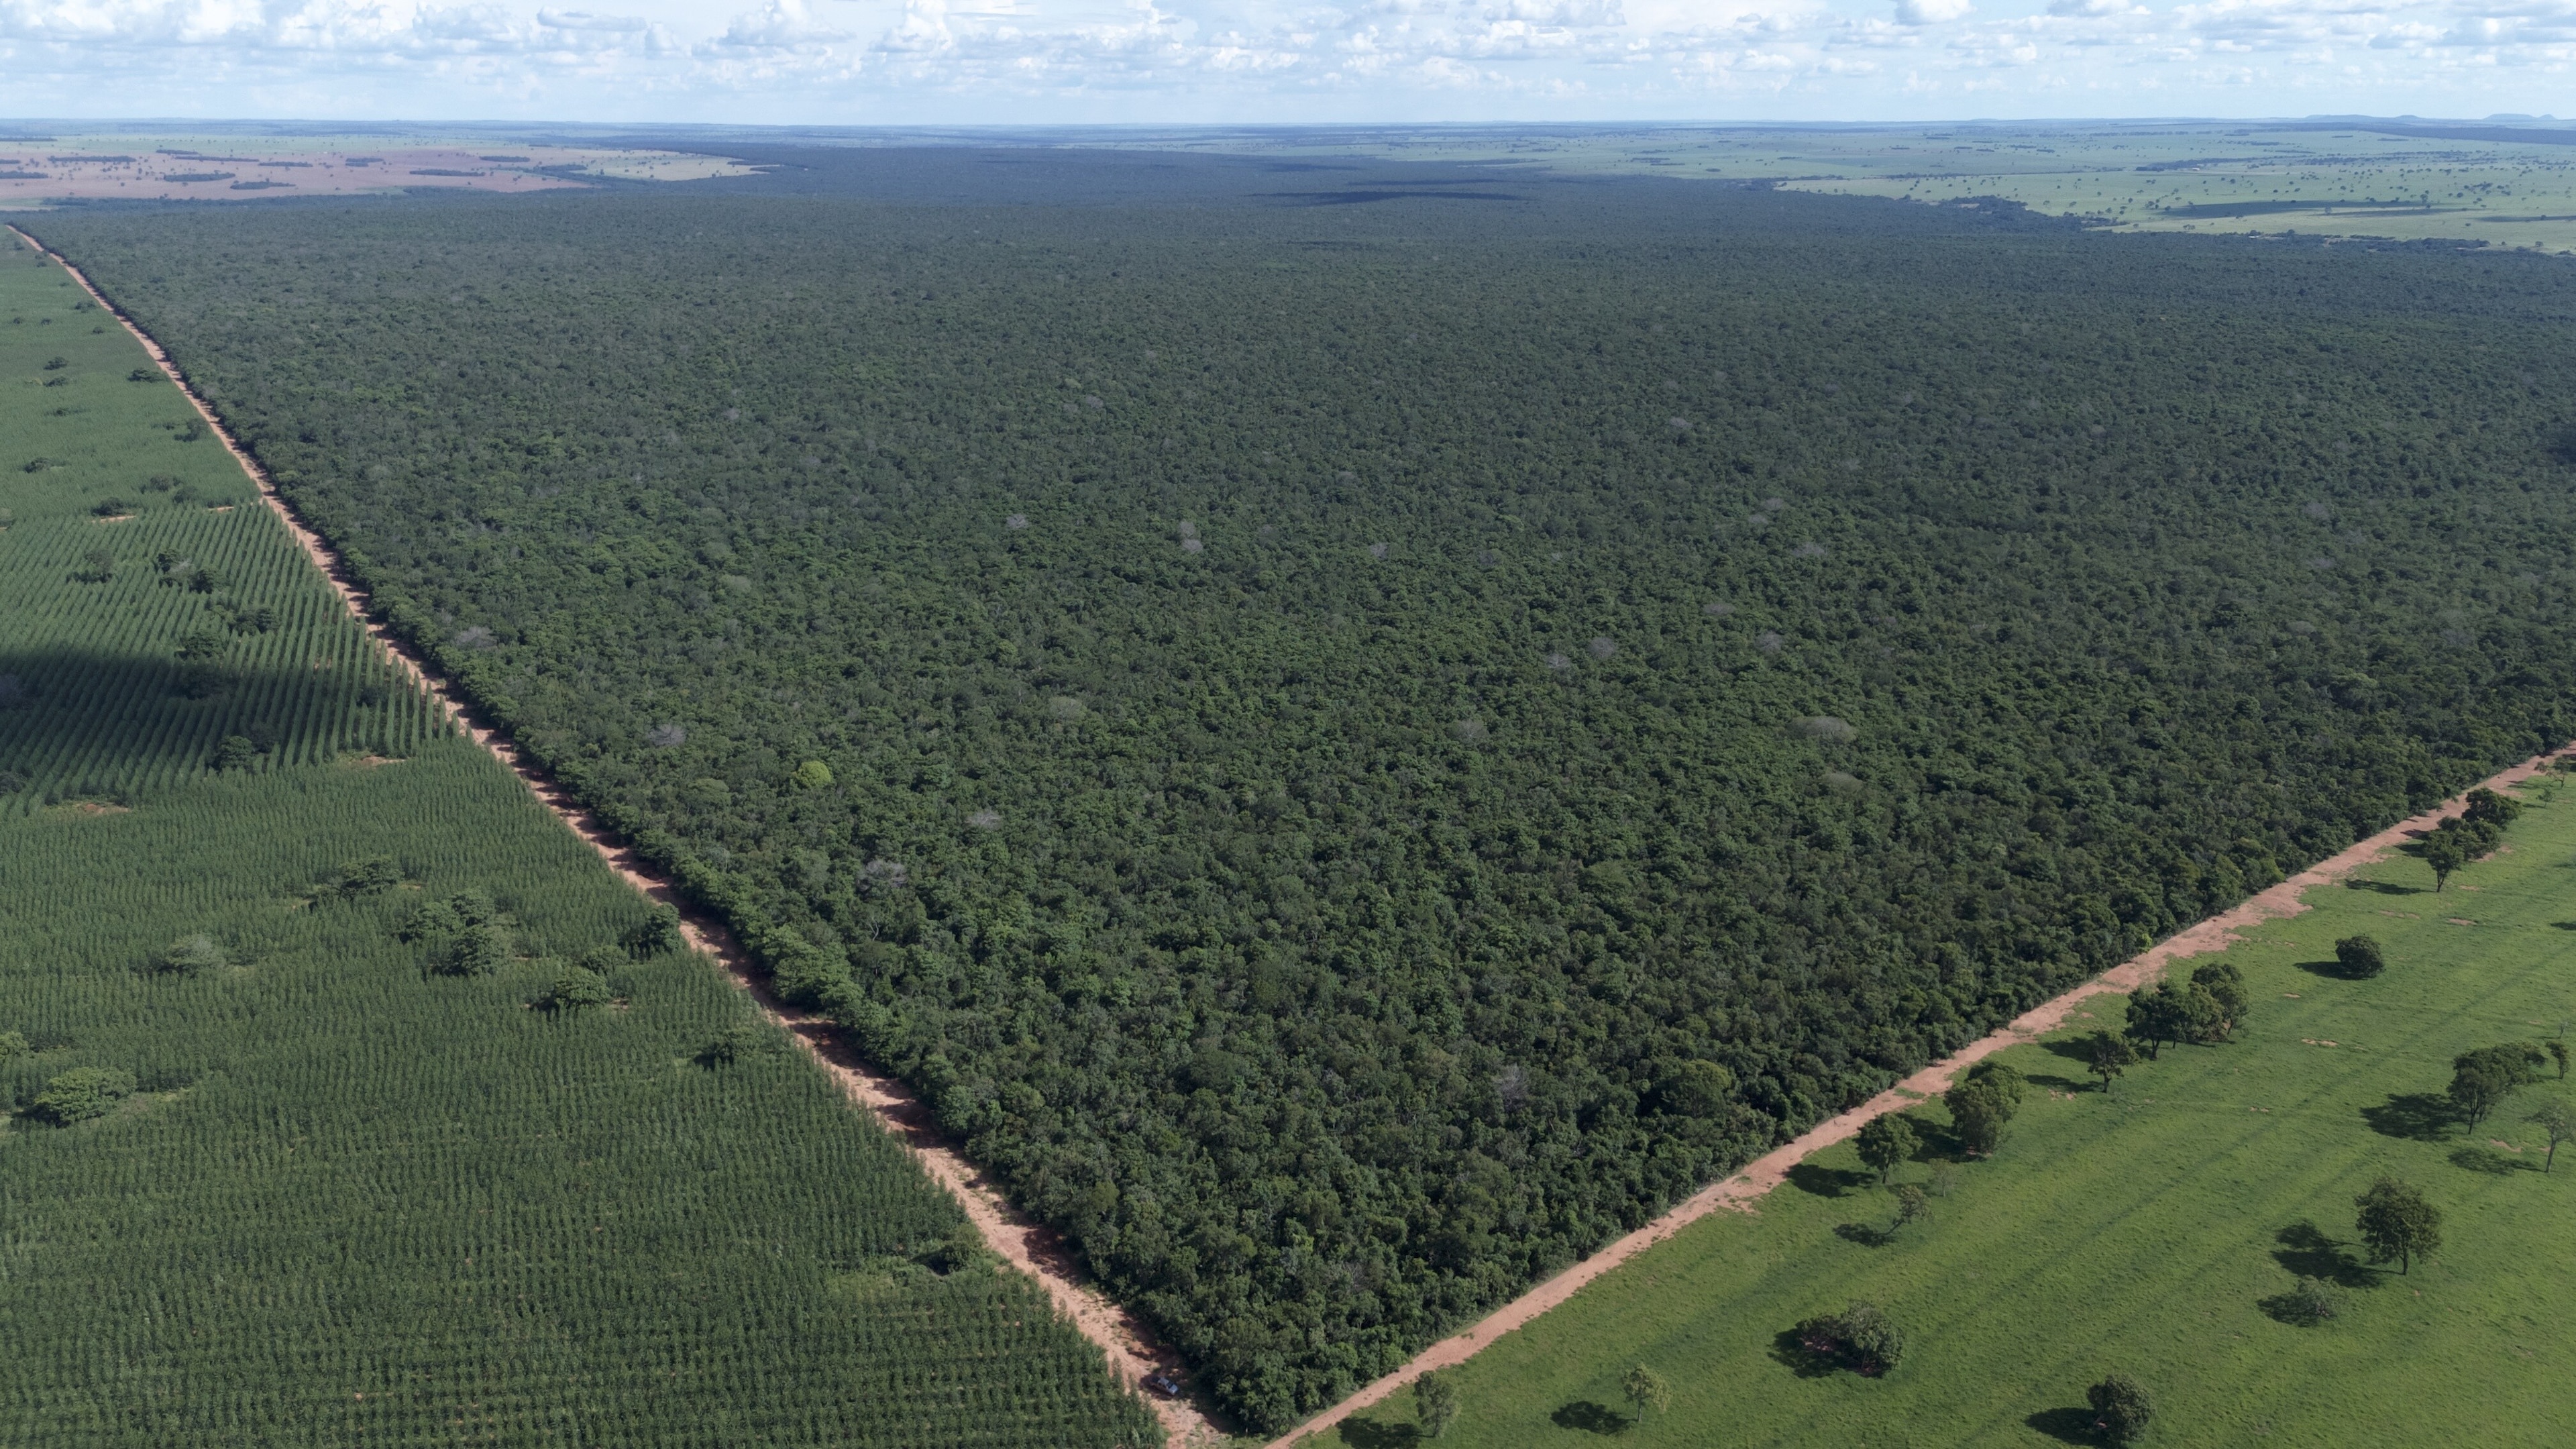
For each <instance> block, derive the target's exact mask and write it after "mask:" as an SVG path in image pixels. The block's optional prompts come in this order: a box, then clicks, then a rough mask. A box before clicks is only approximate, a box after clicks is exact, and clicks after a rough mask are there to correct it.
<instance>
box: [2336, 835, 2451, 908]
mask: <svg viewBox="0 0 2576 1449" xmlns="http://www.w3.org/2000/svg"><path fill="white" fill-rule="evenodd" d="M2423 849H2424V848H2423V847H2422V846H2420V845H2419V846H2416V847H2414V851H2415V853H2417V854H2419V855H2420V854H2422V853H2423ZM2343 888H2344V889H2345V890H2348V891H2372V892H2375V893H2377V894H2379V895H2383V896H2423V895H2431V894H2432V892H2430V891H2428V890H2426V889H2424V888H2423V887H2422V886H2411V885H2399V884H2398V883H2397V882H2395V881H2393V880H2363V879H2362V878H2361V877H2359V876H2352V877H2350V878H2348V879H2346V880H2345V881H2344V883H2343Z"/></svg>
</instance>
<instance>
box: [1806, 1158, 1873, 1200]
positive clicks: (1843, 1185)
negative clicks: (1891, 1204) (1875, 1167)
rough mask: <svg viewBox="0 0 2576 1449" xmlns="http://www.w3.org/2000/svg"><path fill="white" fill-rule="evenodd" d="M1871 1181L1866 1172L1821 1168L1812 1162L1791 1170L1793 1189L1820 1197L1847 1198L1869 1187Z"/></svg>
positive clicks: (1841, 1168) (1845, 1168)
mask: <svg viewBox="0 0 2576 1449" xmlns="http://www.w3.org/2000/svg"><path fill="white" fill-rule="evenodd" d="M1870 1180H1871V1179H1870V1174H1868V1173H1866V1172H1854V1171H1852V1170H1851V1169H1850V1168H1847V1167H1819V1166H1817V1165H1816V1164H1814V1163H1812V1162H1801V1163H1799V1164H1798V1165H1797V1166H1795V1167H1793V1168H1790V1169H1789V1185H1790V1186H1791V1187H1794V1188H1796V1189H1798V1191H1800V1192H1806V1193H1813V1194H1815V1195H1816V1196H1818V1197H1847V1196H1849V1195H1850V1194H1851V1191H1852V1189H1854V1188H1861V1187H1867V1186H1869V1184H1870Z"/></svg>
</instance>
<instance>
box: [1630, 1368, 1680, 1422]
mask: <svg viewBox="0 0 2576 1449" xmlns="http://www.w3.org/2000/svg"><path fill="white" fill-rule="evenodd" d="M1619 1392H1620V1393H1622V1394H1625V1395H1627V1396H1628V1402H1629V1403H1632V1404H1634V1405H1636V1406H1637V1414H1638V1417H1640V1418H1643V1417H1644V1416H1645V1413H1646V1411H1647V1410H1648V1409H1652V1410H1654V1411H1655V1412H1656V1413H1659V1414H1660V1413H1662V1412H1663V1411H1664V1410H1666V1409H1669V1408H1671V1407H1672V1406H1673V1386H1672V1385H1670V1384H1668V1383H1665V1382H1664V1376H1663V1375H1662V1374H1659V1373H1657V1372H1655V1371H1654V1370H1653V1369H1650V1368H1648V1367H1646V1366H1645V1365H1644V1364H1639V1365H1637V1366H1636V1367H1635V1368H1632V1369H1630V1370H1628V1374H1627V1377H1625V1378H1622V1379H1621V1380H1619Z"/></svg>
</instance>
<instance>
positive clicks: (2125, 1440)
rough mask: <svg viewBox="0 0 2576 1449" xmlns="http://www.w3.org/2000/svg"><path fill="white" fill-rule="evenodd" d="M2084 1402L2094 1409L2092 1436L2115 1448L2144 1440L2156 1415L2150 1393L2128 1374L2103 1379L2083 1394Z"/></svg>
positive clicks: (2112, 1375)
mask: <svg viewBox="0 0 2576 1449" xmlns="http://www.w3.org/2000/svg"><path fill="white" fill-rule="evenodd" d="M2084 1401H2085V1402H2086V1403H2088V1404H2091V1405H2092V1406H2093V1432H2094V1433H2096V1434H2099V1435H2101V1436H2102V1437H2103V1438H2105V1439H2108V1440H2110V1441H2111V1442H2112V1443H2114V1444H2135V1443H2137V1442H2138V1441H2139V1440H2140V1439H2143V1438H2145V1437H2146V1436H2147V1421H2148V1420H2150V1419H2152V1418H2154V1417H2155V1414H2156V1406H2155V1404H2154V1402H2153V1401H2152V1400H2150V1399H2149V1398H2148V1397H2147V1391H2146V1390H2145V1389H2143V1388H2140V1387H2139V1386H2138V1381H2137V1380H2136V1379H2133V1378H2131V1377H2129V1376H2128V1375H2127V1374H2105V1375H2103V1378H2102V1382H2100V1383H2098V1384H2095V1385H2094V1386H2093V1387H2091V1388H2089V1389H2086V1390H2085V1391H2084Z"/></svg>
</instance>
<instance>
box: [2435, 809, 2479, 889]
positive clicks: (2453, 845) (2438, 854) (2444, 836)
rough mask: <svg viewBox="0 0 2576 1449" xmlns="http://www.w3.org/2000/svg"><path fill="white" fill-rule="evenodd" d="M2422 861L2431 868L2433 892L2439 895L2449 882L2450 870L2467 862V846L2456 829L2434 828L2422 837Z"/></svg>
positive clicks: (2456, 868)
mask: <svg viewBox="0 0 2576 1449" xmlns="http://www.w3.org/2000/svg"><path fill="white" fill-rule="evenodd" d="M2444 823H2445V824H2447V823H2448V822H2447V821H2446V822H2444ZM2424 863H2425V864H2426V865H2429V866H2431V867H2432V868H2433V894H2435V895H2440V894H2441V893H2442V887H2444V886H2446V885H2448V884H2450V882H2451V872H2453V871H2455V870H2458V869H2459V868H2460V867H2461V866H2464V865H2466V864H2468V863H2469V849H2468V846H2467V844H2466V843H2465V842H2463V841H2462V840H2461V839H2460V833H2459V832H2458V831H2456V830H2436V831H2434V832H2433V833H2432V834H2430V835H2428V836H2425V837H2424Z"/></svg>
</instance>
